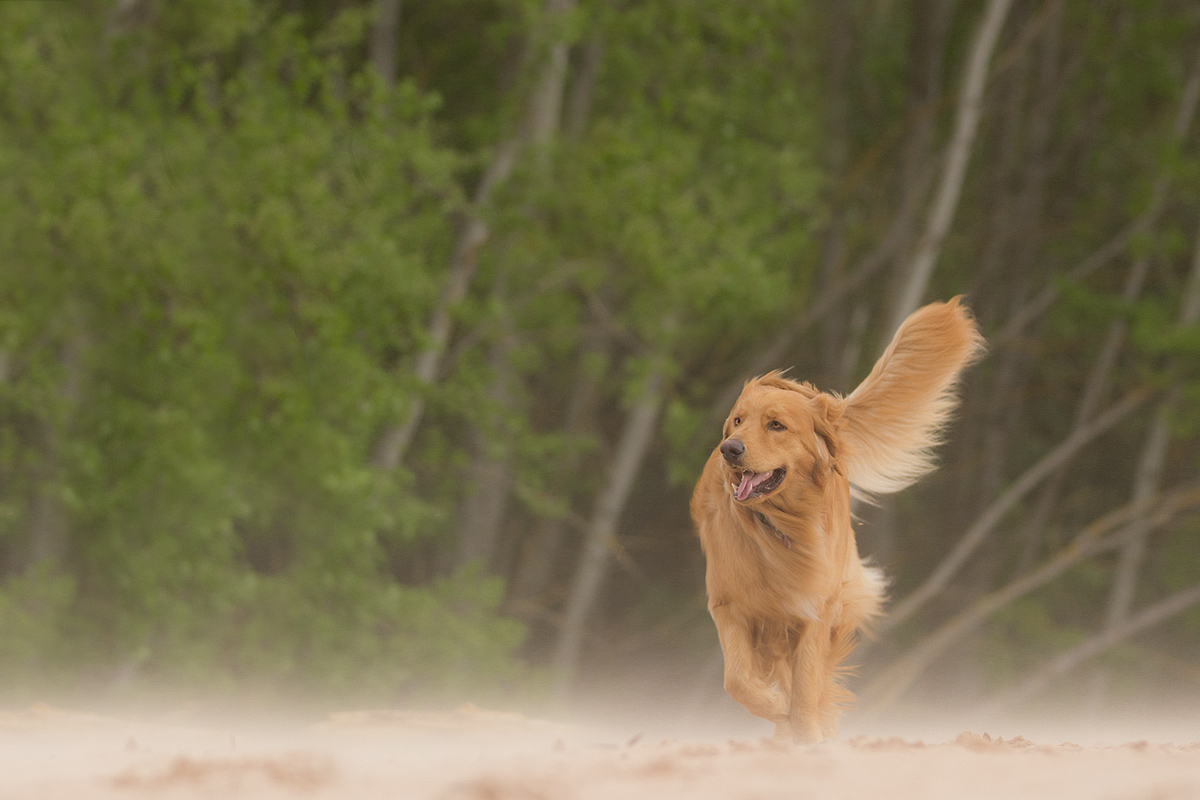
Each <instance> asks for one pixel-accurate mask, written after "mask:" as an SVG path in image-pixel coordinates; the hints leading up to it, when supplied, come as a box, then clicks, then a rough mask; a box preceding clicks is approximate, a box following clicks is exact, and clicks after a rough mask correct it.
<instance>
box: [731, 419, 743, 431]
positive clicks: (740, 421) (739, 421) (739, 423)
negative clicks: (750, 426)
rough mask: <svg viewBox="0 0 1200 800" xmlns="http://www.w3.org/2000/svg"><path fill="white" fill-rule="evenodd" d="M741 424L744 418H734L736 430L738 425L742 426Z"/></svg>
mask: <svg viewBox="0 0 1200 800" xmlns="http://www.w3.org/2000/svg"><path fill="white" fill-rule="evenodd" d="M741 424H742V418H741V417H734V418H733V427H735V428H736V427H737V426H738V425H741Z"/></svg>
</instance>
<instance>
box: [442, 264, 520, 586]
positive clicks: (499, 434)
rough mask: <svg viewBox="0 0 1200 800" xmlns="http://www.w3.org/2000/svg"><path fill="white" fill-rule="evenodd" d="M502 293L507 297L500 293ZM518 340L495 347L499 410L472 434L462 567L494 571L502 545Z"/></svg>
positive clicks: (493, 396) (494, 398)
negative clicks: (469, 565) (478, 565)
mask: <svg viewBox="0 0 1200 800" xmlns="http://www.w3.org/2000/svg"><path fill="white" fill-rule="evenodd" d="M497 283H499V281H498V282H497ZM496 294H497V295H498V296H499V297H501V298H503V297H504V292H503V290H502V289H500V288H497V290H496ZM514 339H515V334H514V333H513V332H512V331H504V332H502V333H501V334H499V335H498V336H497V337H496V340H495V341H493V342H492V345H491V348H490V354H489V357H488V361H489V367H490V369H491V371H492V374H493V376H494V378H493V380H492V385H491V391H490V392H489V400H490V401H491V402H493V403H494V404H495V406H494V407H493V408H492V410H491V412H490V414H489V415H488V416H489V417H490V418H489V419H487V420H483V421H482V423H483V424H478V423H477V424H476V425H475V427H474V430H473V431H472V436H473V439H474V442H473V447H472V448H471V451H472V455H471V463H470V466H469V467H468V469H467V474H466V477H465V483H466V486H467V491H466V493H465V494H464V496H463V502H462V506H461V508H460V510H459V521H458V553H457V559H456V561H457V564H459V565H463V564H466V563H469V562H471V561H479V562H482V563H483V565H484V566H485V567H491V566H492V564H493V562H494V561H495V556H496V544H497V542H498V541H499V538H500V527H501V525H502V524H503V522H504V511H505V507H506V506H507V505H508V496H509V489H510V487H511V484H512V478H511V472H512V440H511V439H512V437H511V435H510V434H509V432H508V427H509V426H508V422H507V420H506V419H505V415H506V414H507V413H509V412H510V411H511V410H512V408H513V406H514V403H515V399H514V397H513V389H512V384H513V381H514V377H513V374H512V368H511V365H510V363H509V357H510V354H511V352H512V349H513V346H514Z"/></svg>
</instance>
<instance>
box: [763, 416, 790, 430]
mask: <svg viewBox="0 0 1200 800" xmlns="http://www.w3.org/2000/svg"><path fill="white" fill-rule="evenodd" d="M767 430H772V431H786V430H787V427H786V426H785V425H784V424H783V423H782V422H780V421H779V420H777V419H773V420H771V421H770V422H768V423H767Z"/></svg>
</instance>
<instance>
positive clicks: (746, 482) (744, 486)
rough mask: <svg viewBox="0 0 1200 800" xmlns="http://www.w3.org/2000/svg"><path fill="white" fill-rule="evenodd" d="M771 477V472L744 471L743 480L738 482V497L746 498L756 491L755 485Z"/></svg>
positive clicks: (739, 498)
mask: <svg viewBox="0 0 1200 800" xmlns="http://www.w3.org/2000/svg"><path fill="white" fill-rule="evenodd" d="M769 477H771V473H769V472H751V471H750V470H746V471H745V472H743V473H742V482H741V483H739V484H738V488H737V499H738V500H745V499H746V498H747V497H749V496H750V493H751V492H753V491H754V489H755V487H757V486H758V485H759V484H760V483H762V482H763V481H765V480H766V479H767V478H769Z"/></svg>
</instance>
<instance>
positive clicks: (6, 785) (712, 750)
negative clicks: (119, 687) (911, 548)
mask: <svg viewBox="0 0 1200 800" xmlns="http://www.w3.org/2000/svg"><path fill="white" fill-rule="evenodd" d="M159 797H162V798H230V799H231V800H236V799H237V798H254V799H255V800H257V799H258V798H313V799H317V798H340V799H350V798H388V800H407V799H408V798H411V799H412V800H425V799H426V798H428V799H429V800H559V799H560V798H561V799H563V800H575V799H578V800H590V799H591V798H596V799H599V798H606V799H607V798H629V800H640V799H641V798H646V800H651V799H653V800H670V799H671V798H681V799H682V798H687V800H705V799H706V798H747V799H749V798H792V797H795V798H874V797H880V798H889V799H890V800H907V799H908V798H914V799H915V798H922V800H938V799H939V798H955V800H960V799H961V798H975V799H978V800H986V799H987V798H1005V800H1010V799H1011V798H1056V799H1057V800H1067V799H1069V798H1104V799H1105V800H1108V799H1111V800H1135V799H1137V800H1140V799H1142V798H1144V799H1145V800H1172V799H1173V798H1180V799H1181V800H1182V799H1183V798H1200V744H1193V743H1177V744H1168V743H1154V742H1146V741H1137V742H1130V743H1118V744H1099V743H1090V744H1075V743H1070V742H1054V743H1050V742H1035V741H1029V740H1027V739H1025V738H1024V737H1022V736H1010V737H1009V738H1003V737H1000V736H992V735H989V734H985V733H983V732H979V733H973V732H963V733H961V734H959V735H957V736H953V737H946V738H945V739H944V740H941V741H919V740H917V739H915V738H906V737H903V736H871V735H852V736H848V737H847V738H845V739H842V740H839V741H835V742H828V743H824V744H820V745H811V746H796V745H788V744H780V743H776V742H772V741H770V740H768V739H763V738H755V737H746V736H741V737H738V738H732V739H721V738H719V737H718V736H716V735H712V734H711V733H710V734H709V735H707V736H704V737H697V738H694V739H691V738H681V739H673V738H668V739H663V738H658V737H657V736H654V735H651V734H648V733H646V732H644V731H641V730H624V731H622V730H620V727H619V725H618V726H613V725H611V724H610V725H609V726H608V727H603V728H602V727H587V726H578V725H564V724H556V723H552V722H547V721H542V720H537V719H531V718H527V717H524V716H521V715H519V714H511V713H501V712H494V711H484V710H480V709H476V708H473V707H464V708H462V709H459V710H457V711H451V712H442V713H435V712H417V711H365V712H347V713H341V714H334V715H330V716H329V717H328V718H327V719H325V720H323V721H321V722H318V723H315V724H313V723H296V724H291V725H281V724H275V725H266V724H261V723H260V724H254V723H249V722H248V723H243V724H240V725H239V724H204V725H201V724H188V725H182V724H175V725H172V724H166V723H163V722H162V721H152V720H149V719H147V718H145V717H142V718H138V717H134V716H123V715H97V714H86V713H79V712H71V711H65V710H61V709H54V708H49V707H46V706H35V707H32V708H25V709H19V710H13V711H7V712H0V798H5V800H25V799H26V798H30V799H32V798H45V799H47V800H49V799H51V798H53V799H54V800H58V799H59V798H62V799H63V800H67V799H68V798H69V799H70V800H88V798H159Z"/></svg>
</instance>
